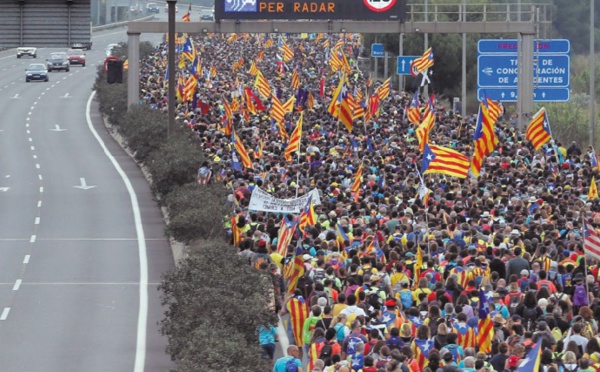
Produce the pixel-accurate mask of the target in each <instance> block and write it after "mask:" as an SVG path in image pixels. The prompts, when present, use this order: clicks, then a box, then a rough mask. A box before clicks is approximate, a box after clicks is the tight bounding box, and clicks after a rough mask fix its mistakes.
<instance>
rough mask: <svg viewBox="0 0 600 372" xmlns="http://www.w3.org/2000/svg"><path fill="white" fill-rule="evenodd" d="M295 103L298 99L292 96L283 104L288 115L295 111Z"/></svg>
mask: <svg viewBox="0 0 600 372" xmlns="http://www.w3.org/2000/svg"><path fill="white" fill-rule="evenodd" d="M294 103H296V97H295V96H291V97H290V99H288V100H287V101H285V103H284V104H283V110H284V111H285V112H286V113H288V114H289V113H290V112H293V111H294Z"/></svg>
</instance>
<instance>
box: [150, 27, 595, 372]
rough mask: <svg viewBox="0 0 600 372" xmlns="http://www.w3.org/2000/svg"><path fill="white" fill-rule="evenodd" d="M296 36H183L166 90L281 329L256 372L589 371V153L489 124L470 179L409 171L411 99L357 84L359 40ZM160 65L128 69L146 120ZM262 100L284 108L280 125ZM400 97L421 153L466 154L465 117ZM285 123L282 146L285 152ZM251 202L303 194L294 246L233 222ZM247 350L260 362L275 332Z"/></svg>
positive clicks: (473, 119) (251, 216) (248, 215)
mask: <svg viewBox="0 0 600 372" xmlns="http://www.w3.org/2000/svg"><path fill="white" fill-rule="evenodd" d="M304 36H306V35H304ZM309 36H310V37H300V36H295V37H291V36H290V37H286V38H280V39H277V37H275V36H273V37H271V36H269V35H267V36H265V35H243V34H240V35H224V36H220V35H211V34H208V35H199V36H194V37H189V40H190V42H191V43H193V46H194V49H195V50H194V53H195V54H196V56H192V57H196V58H194V59H192V58H191V57H190V58H189V61H187V62H186V61H185V60H184V62H183V63H182V65H183V66H187V67H188V68H187V69H186V67H184V68H182V69H181V75H180V76H179V77H178V80H179V83H178V91H179V96H180V97H179V98H180V101H179V106H178V120H179V122H180V123H181V124H182V125H187V126H189V128H190V129H191V130H193V131H195V132H196V133H197V136H198V138H199V146H201V147H202V148H203V149H204V151H205V153H206V156H207V159H208V160H207V161H206V162H205V163H204V164H202V166H201V168H200V170H199V174H198V181H199V183H200V184H201V185H202V184H206V183H209V182H211V183H213V182H219V183H222V184H224V185H225V186H226V187H227V188H228V189H230V190H231V195H230V196H229V200H228V201H229V202H230V203H231V206H232V211H233V212H232V216H231V217H233V218H232V219H228V221H227V223H226V229H227V231H228V232H229V235H228V236H229V237H231V239H232V242H233V243H234V245H235V246H236V248H237V249H238V250H239V255H240V256H241V257H243V258H244V259H247V260H248V263H249V264H250V265H252V266H254V267H256V268H257V269H259V270H265V271H267V272H268V273H269V275H270V276H271V277H272V279H273V287H274V291H273V293H274V303H275V307H276V309H277V311H278V312H279V313H281V314H282V315H285V314H288V315H289V321H288V322H287V324H288V325H289V327H288V331H289V333H290V343H291V345H290V346H289V347H288V349H287V350H286V356H284V357H282V358H277V360H275V361H273V370H274V371H275V372H286V371H340V372H350V371H362V372H377V371H411V372H425V371H434V372H435V371H459V370H460V371H468V372H472V371H477V372H483V371H487V372H491V371H497V372H500V371H516V370H519V371H525V370H528V371H532V372H537V371H538V370H539V371H543V372H574V371H583V372H587V371H600V342H599V341H600V336H599V335H598V319H600V302H599V300H598V297H599V296H598V291H599V286H598V278H599V275H600V273H599V270H598V269H599V267H598V261H596V260H595V259H592V256H589V255H587V256H586V254H585V251H586V248H585V247H586V244H588V243H586V242H588V240H589V241H591V242H593V241H594V236H595V235H594V234H595V232H594V229H595V228H596V227H600V213H599V211H600V208H599V206H598V202H597V199H596V198H595V197H594V196H593V195H592V196H589V194H590V188H591V187H592V186H594V185H592V176H593V175H594V173H595V172H596V170H597V166H598V165H597V160H596V155H595V153H594V152H593V149H592V148H591V147H590V148H581V147H580V146H579V145H578V144H576V143H572V144H570V145H567V146H563V145H562V144H561V143H559V142H558V139H553V140H552V141H550V142H548V143H547V144H545V145H544V146H542V147H541V148H540V149H538V150H537V151H536V150H535V149H534V148H533V147H532V146H531V144H530V143H529V142H528V141H527V140H525V135H524V133H523V132H520V131H518V130H517V128H516V126H515V125H514V123H512V122H511V121H510V120H508V118H502V117H501V116H502V114H500V118H499V119H498V121H497V122H496V124H495V135H496V138H497V139H498V143H497V145H496V146H495V149H494V151H493V152H492V153H491V154H490V155H489V156H487V157H486V158H485V159H484V161H483V167H482V170H481V173H480V174H479V176H478V177H466V178H457V177H452V176H451V175H449V174H440V173H430V174H425V175H424V174H421V172H420V171H421V170H422V168H421V167H422V166H421V164H422V152H423V151H422V150H421V149H419V140H418V138H417V135H416V128H417V125H415V123H413V122H411V120H410V118H409V117H408V107H409V106H411V105H412V106H413V107H415V98H414V97H415V96H413V93H412V92H399V91H397V90H396V89H394V88H392V87H391V86H389V87H388V85H387V84H389V83H387V82H381V81H379V82H376V81H373V80H374V79H371V77H370V76H369V75H368V74H367V73H364V72H361V71H359V70H358V68H357V63H356V59H357V57H358V52H359V46H360V44H361V39H360V36H359V35H343V36H342V35H340V36H339V39H338V35H334V36H333V37H332V36H331V35H329V36H328V35H309ZM182 44H183V43H182ZM286 48H288V49H289V50H291V51H292V57H291V59H290V58H286V53H288V52H289V51H288V50H286ZM340 51H341V53H343V56H342V58H341V61H342V62H340V63H341V66H332V65H333V64H336V63H338V62H337V60H335V61H333V62H332V59H335V57H336V56H334V54H335V53H340ZM340 55H342V54H338V56H340ZM182 58H183V57H182ZM344 59H346V61H344ZM165 60H166V45H161V46H160V47H159V48H157V50H156V52H155V54H154V55H153V56H151V57H150V59H148V60H146V61H142V70H141V73H142V75H143V78H142V84H141V85H142V96H141V99H142V101H144V102H145V103H147V104H149V105H152V106H153V107H155V108H157V109H160V110H165V109H166V102H167V97H166V91H167V89H166V86H165V84H164V83H165V81H164V80H165V78H164V76H165V65H166V63H165ZM192 61H194V62H192ZM190 64H194V65H193V66H192V67H191V68H190V67H189V65H190ZM180 67H181V65H180ZM252 69H258V70H259V72H260V74H261V76H263V77H264V79H266V81H267V82H268V84H269V92H270V94H267V95H266V96H263V95H262V94H261V92H260V88H261V87H260V85H259V86H258V87H257V86H256V85H257V84H256V81H257V80H258V79H257V74H256V70H254V71H251V70H252ZM191 75H197V76H198V78H197V81H196V82H195V84H194V85H193V87H192V93H191V94H190V95H188V94H187V93H186V92H187V91H189V87H188V88H186V87H185V84H186V82H188V81H189V80H190V79H191V81H192V82H194V80H193V79H192V78H191ZM294 75H295V76H294ZM434 78H435V74H434V75H433V78H432V80H434ZM294 79H297V81H294ZM340 79H347V80H348V84H347V87H348V89H349V90H350V91H351V93H352V95H353V98H354V99H355V102H356V104H355V105H356V106H355V111H354V112H356V109H357V108H358V107H359V106H360V107H361V108H362V109H363V112H362V115H361V114H360V113H359V115H358V116H356V117H354V118H353V120H352V124H353V126H352V127H351V128H347V126H345V125H344V124H343V123H342V124H341V123H340V119H339V118H336V117H334V116H332V115H331V112H330V110H329V108H330V107H331V101H332V96H335V93H336V92H335V91H336V87H337V86H338V83H339V81H340ZM434 82H435V81H434ZM261 84H262V83H261ZM246 88H248V89H246ZM385 88H389V89H390V92H389V94H387V95H385V96H383V97H382V96H381V95H380V96H379V97H378V96H377V94H378V92H381V90H383V89H385ZM186 89H187V90H186ZM432 90H433V89H432ZM247 91H250V92H247ZM342 94H344V93H342ZM244 97H246V100H244ZM274 97H276V98H277V100H279V101H281V102H286V101H288V99H290V98H291V97H296V100H295V102H293V107H292V109H291V110H286V111H285V114H284V116H283V120H277V119H274V116H275V115H274V112H273V111H274V100H275V98H274ZM378 98H382V99H381V100H378V101H377V102H373V101H375V100H377V99H378ZM342 99H344V98H342ZM417 99H419V101H418V102H417V103H416V104H417V107H419V110H421V111H423V110H426V109H429V110H432V111H434V112H435V127H434V128H433V129H432V130H431V132H430V133H429V140H428V142H429V143H430V144H435V145H440V146H446V147H448V148H451V149H453V150H455V151H457V152H459V153H461V154H464V155H466V156H468V157H470V156H472V153H473V135H474V131H475V126H476V124H477V115H472V116H464V117H461V115H458V114H456V113H453V112H452V110H450V109H449V108H448V107H444V106H443V104H441V100H440V101H438V100H436V99H435V98H429V97H421V98H419V97H417ZM248 101H251V103H250V104H249V102H248ZM249 105H250V106H254V107H249ZM298 122H300V126H301V127H302V131H301V135H300V136H299V138H300V139H299V142H300V145H299V149H297V151H294V152H293V153H291V154H286V148H287V147H288V146H289V144H290V142H292V141H294V139H293V135H294V133H298V132H297V130H295V129H296V127H297V123H298ZM348 129H350V130H348ZM232 136H234V137H235V136H237V139H234V140H232ZM236 141H239V142H241V144H242V145H243V147H244V150H245V152H246V154H244V153H243V152H240V151H239V147H238V146H239V143H238V144H236V143H235V142H236ZM246 155H247V158H246ZM287 155H291V156H289V157H288V156H287ZM248 162H249V163H248ZM240 163H243V164H240ZM359 171H360V172H359ZM357 178H358V181H357ZM357 182H358V184H357ZM255 188H260V189H262V190H264V191H266V192H268V193H269V194H271V195H272V196H273V197H275V198H278V199H293V198H295V197H298V196H302V195H305V194H306V193H308V192H309V191H311V190H313V189H316V190H317V191H318V193H319V196H320V197H319V204H316V203H313V204H311V205H310V206H309V207H307V208H305V209H306V211H305V212H306V213H305V215H304V216H303V218H306V219H307V220H308V223H306V221H305V222H304V223H303V225H304V226H303V231H300V230H299V229H298V228H297V225H300V224H302V223H300V220H301V219H300V217H299V216H298V215H299V213H296V214H285V215H284V214H281V213H275V212H264V211H256V210H249V209H248V203H249V200H250V198H251V195H252V191H253V190H254V189H255ZM424 188H426V190H427V191H426V192H421V190H422V189H424ZM592 188H593V187H592ZM307 214H308V215H307ZM295 222H296V224H295V225H294V223H295ZM290 226H294V227H293V228H292V231H291V232H290V231H289V230H287V229H290ZM286 233H287V234H288V235H291V237H286V236H285V235H286ZM282 240H284V242H283V247H282V244H281V243H282ZM599 241H600V239H599ZM599 245H600V244H599ZM258 340H259V342H260V344H261V346H262V348H263V351H264V357H265V358H268V359H271V360H273V359H274V352H275V345H276V343H277V342H278V340H277V332H276V331H275V328H273V327H262V328H261V329H259V330H258ZM532 356H533V358H532Z"/></svg>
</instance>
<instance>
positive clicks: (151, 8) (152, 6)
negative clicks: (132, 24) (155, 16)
mask: <svg viewBox="0 0 600 372" xmlns="http://www.w3.org/2000/svg"><path fill="white" fill-rule="evenodd" d="M146 12H148V13H159V12H160V9H159V8H158V5H157V4H156V3H148V4H146Z"/></svg>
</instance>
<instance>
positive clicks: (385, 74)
mask: <svg viewBox="0 0 600 372" xmlns="http://www.w3.org/2000/svg"><path fill="white" fill-rule="evenodd" d="M383 58H385V59H384V60H383V80H385V79H387V78H388V52H385V53H384V57H383Z"/></svg>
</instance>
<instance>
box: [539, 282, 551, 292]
mask: <svg viewBox="0 0 600 372" xmlns="http://www.w3.org/2000/svg"><path fill="white" fill-rule="evenodd" d="M542 288H546V289H547V290H548V293H550V292H551V291H550V284H548V281H547V280H544V281H543V282H541V283H540V289H542Z"/></svg>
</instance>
